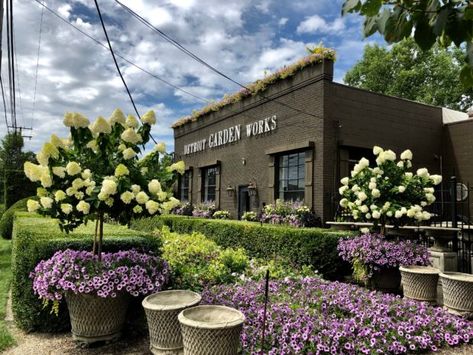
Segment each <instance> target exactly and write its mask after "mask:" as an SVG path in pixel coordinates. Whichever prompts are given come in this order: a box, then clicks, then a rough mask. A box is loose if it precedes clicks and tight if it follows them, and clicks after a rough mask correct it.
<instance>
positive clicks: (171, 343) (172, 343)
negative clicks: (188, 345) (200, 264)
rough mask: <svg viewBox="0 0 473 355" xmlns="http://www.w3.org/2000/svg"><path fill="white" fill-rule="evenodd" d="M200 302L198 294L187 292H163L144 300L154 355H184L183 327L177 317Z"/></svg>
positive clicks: (151, 348)
mask: <svg viewBox="0 0 473 355" xmlns="http://www.w3.org/2000/svg"><path fill="white" fill-rule="evenodd" d="M200 300H201V296H200V295H199V294H198V293H195V292H192V291H187V290H169V291H162V292H158V293H155V294H153V295H150V296H148V297H146V298H145V299H144V300H143V302H142V304H143V308H144V309H145V312H146V319H147V320H148V328H149V337H150V350H151V352H152V353H153V354H155V355H157V354H159V355H164V354H166V355H174V354H182V352H183V345H182V335H181V327H180V325H179V320H178V319H177V316H178V315H179V313H180V312H181V311H182V310H183V309H186V308H188V307H192V306H196V305H197V304H199V302H200Z"/></svg>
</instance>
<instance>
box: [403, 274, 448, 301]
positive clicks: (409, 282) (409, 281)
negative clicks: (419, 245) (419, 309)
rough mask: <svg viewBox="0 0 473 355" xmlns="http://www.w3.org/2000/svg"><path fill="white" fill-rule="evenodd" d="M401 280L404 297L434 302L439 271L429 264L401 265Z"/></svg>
mask: <svg viewBox="0 0 473 355" xmlns="http://www.w3.org/2000/svg"><path fill="white" fill-rule="evenodd" d="M399 270H400V271H401V282H402V288H403V291H404V297H406V298H411V299H413V300H417V301H425V302H431V303H435V302H436V299H437V283H438V278H439V273H440V271H439V270H438V269H435V268H433V267H431V266H417V265H412V266H401V267H399Z"/></svg>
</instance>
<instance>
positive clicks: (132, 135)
mask: <svg viewBox="0 0 473 355" xmlns="http://www.w3.org/2000/svg"><path fill="white" fill-rule="evenodd" d="M120 137H121V139H123V141H125V142H127V143H131V144H138V143H141V142H142V141H143V138H142V137H141V136H140V134H139V133H137V132H135V130H134V129H133V128H132V127H130V128H127V129H126V130H125V131H124V132H123V133H122V134H121V136H120Z"/></svg>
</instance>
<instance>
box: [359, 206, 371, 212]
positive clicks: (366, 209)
mask: <svg viewBox="0 0 473 355" xmlns="http://www.w3.org/2000/svg"><path fill="white" fill-rule="evenodd" d="M369 210H370V209H369V208H368V206H366V205H362V206H360V211H361V212H362V213H366V212H368V211H369Z"/></svg>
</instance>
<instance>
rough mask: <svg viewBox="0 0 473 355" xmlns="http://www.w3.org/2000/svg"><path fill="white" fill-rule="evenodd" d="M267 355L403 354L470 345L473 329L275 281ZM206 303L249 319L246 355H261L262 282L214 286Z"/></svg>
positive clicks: (356, 295)
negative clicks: (238, 313) (234, 311)
mask: <svg viewBox="0 0 473 355" xmlns="http://www.w3.org/2000/svg"><path fill="white" fill-rule="evenodd" d="M269 290H270V303H269V305H268V312H267V325H266V340H265V346H264V349H263V350H264V351H265V353H266V352H267V353H268V354H294V353H297V354H340V353H342V354H375V353H376V354H378V353H381V354H402V353H407V352H409V353H415V352H429V351H437V350H439V349H440V348H441V347H445V346H455V345H458V344H462V343H469V342H470V341H471V339H473V323H472V322H470V321H467V320H465V319H463V318H460V317H457V316H454V315H451V314H449V313H447V312H446V311H444V310H443V309H442V308H440V307H432V306H430V305H428V304H427V303H422V302H417V301H411V300H407V299H402V298H400V297H399V296H394V295H391V294H383V293H379V292H376V291H371V292H370V291H368V290H366V289H364V288H361V287H359V286H356V285H350V284H345V283H339V282H327V281H324V280H321V279H319V278H303V279H297V280H296V279H294V280H290V279H286V280H281V281H272V282H270V287H269ZM203 301H204V302H205V303H210V304H224V305H228V306H231V307H235V308H238V309H239V310H240V311H242V312H243V313H244V314H245V316H246V322H245V325H244V328H243V333H242V335H241V341H242V347H243V353H244V354H259V353H260V351H261V334H262V325H263V310H264V303H263V301H264V282H248V283H245V284H244V285H230V286H228V285H227V286H224V285H221V286H215V287H213V288H210V289H206V290H204V292H203Z"/></svg>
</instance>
